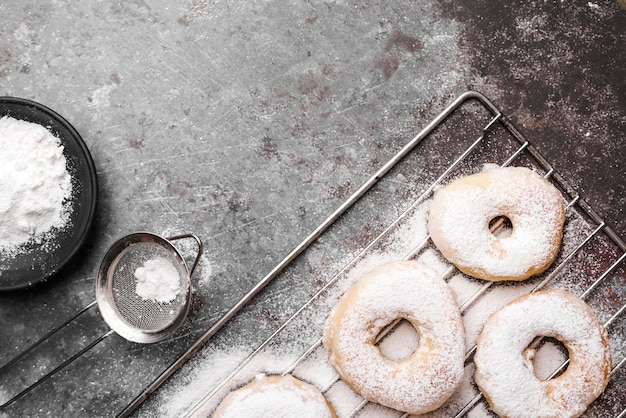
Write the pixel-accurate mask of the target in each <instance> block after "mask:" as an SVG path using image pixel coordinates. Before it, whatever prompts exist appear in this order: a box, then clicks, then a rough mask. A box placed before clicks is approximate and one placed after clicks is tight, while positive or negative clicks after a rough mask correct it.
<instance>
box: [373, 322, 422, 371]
mask: <svg viewBox="0 0 626 418" xmlns="http://www.w3.org/2000/svg"><path fill="white" fill-rule="evenodd" d="M376 340H377V343H376V346H377V347H378V350H379V351H380V354H381V355H382V356H383V357H385V358H387V359H389V360H392V361H399V360H402V359H403V358H406V357H408V356H410V355H411V354H413V353H414V352H415V350H416V349H417V346H418V344H419V332H418V331H417V329H415V327H414V326H413V324H412V323H411V322H409V321H408V320H406V319H404V318H401V319H400V320H399V321H397V322H396V321H394V322H393V323H391V324H389V325H387V326H386V327H383V329H382V330H381V331H380V333H379V334H378V336H377V337H376Z"/></svg>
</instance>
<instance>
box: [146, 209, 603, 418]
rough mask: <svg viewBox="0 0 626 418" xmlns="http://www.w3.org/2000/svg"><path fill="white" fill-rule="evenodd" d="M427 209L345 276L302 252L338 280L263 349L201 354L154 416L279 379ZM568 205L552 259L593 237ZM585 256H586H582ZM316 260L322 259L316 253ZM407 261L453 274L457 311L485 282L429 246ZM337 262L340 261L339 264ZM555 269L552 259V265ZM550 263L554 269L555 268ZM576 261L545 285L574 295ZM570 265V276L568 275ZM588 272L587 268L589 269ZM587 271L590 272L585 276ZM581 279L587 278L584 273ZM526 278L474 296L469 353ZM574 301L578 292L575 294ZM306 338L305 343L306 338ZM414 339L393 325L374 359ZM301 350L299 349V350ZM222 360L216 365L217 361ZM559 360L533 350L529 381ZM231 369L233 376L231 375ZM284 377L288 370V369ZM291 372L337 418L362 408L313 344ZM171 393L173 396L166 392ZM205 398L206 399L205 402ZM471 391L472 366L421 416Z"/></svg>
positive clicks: (406, 243)
mask: <svg viewBox="0 0 626 418" xmlns="http://www.w3.org/2000/svg"><path fill="white" fill-rule="evenodd" d="M429 209H430V201H426V202H424V203H422V204H420V205H419V206H417V207H415V208H414V209H413V210H412V211H411V212H410V213H409V214H408V216H406V217H405V218H404V219H402V220H401V221H400V225H398V226H397V227H394V229H393V230H391V231H390V232H389V236H388V238H385V239H384V240H383V241H382V242H380V243H379V244H377V245H376V246H375V247H374V248H372V249H371V250H368V251H367V253H366V254H364V255H360V257H361V258H360V259H359V261H358V262H356V263H355V264H354V265H351V266H350V267H349V268H347V269H346V270H342V267H344V264H339V263H337V264H324V263H323V262H322V261H323V260H318V259H317V258H316V257H319V254H317V253H316V250H315V249H312V250H310V251H307V252H306V253H305V254H304V256H306V257H307V259H309V260H310V262H311V265H313V266H320V267H319V268H320V269H321V270H323V271H320V274H329V273H328V272H331V274H329V276H332V275H333V274H336V273H337V272H339V271H340V270H342V271H341V273H340V274H339V276H338V277H334V276H332V277H333V280H334V283H333V285H332V286H330V287H329V288H328V289H327V290H326V292H325V293H323V294H322V295H321V296H320V297H319V298H318V299H317V300H314V301H313V302H312V303H311V305H310V306H308V307H305V308H304V309H303V310H301V311H299V312H298V313H297V315H296V316H295V318H293V320H292V322H291V323H289V324H287V325H285V327H284V329H281V330H279V332H277V333H276V334H274V335H272V337H271V343H270V344H268V345H267V346H265V347H263V348H262V349H260V350H259V351H258V352H257V351H255V352H254V353H252V354H250V351H251V350H252V349H254V347H247V346H246V348H245V349H242V348H241V347H240V348H237V347H232V346H227V345H226V346H219V347H215V346H210V347H209V349H208V351H209V352H208V353H207V352H205V354H204V356H203V358H202V359H201V360H198V361H196V362H195V366H194V367H193V368H192V371H191V373H188V374H186V375H185V377H184V382H178V383H177V384H174V385H170V388H171V390H170V391H166V392H163V393H162V397H165V398H164V399H163V398H162V400H161V401H160V408H161V409H159V411H158V412H159V415H162V416H180V415H181V414H182V412H183V411H189V409H190V408H192V407H197V406H198V405H201V406H202V408H201V409H200V410H201V411H203V412H204V413H205V415H202V414H194V415H192V416H194V417H196V416H208V415H210V413H211V411H213V410H214V409H215V407H216V406H217V404H219V402H221V400H222V399H223V398H224V397H225V396H227V394H228V393H230V392H231V391H233V390H235V389H237V388H238V387H241V386H243V385H244V384H245V383H247V382H249V381H250V380H251V379H253V378H254V376H255V375H256V374H258V373H262V372H266V373H268V374H280V373H282V372H284V371H285V370H287V367H288V366H290V365H291V364H292V362H293V361H294V360H295V359H298V357H299V356H300V355H301V354H302V352H303V351H304V350H306V348H308V347H309V346H310V345H314V344H316V343H315V342H314V341H315V340H316V339H317V338H318V336H316V332H320V334H319V336H321V330H322V324H323V322H324V321H325V320H326V318H327V317H328V314H329V311H330V309H331V308H332V307H333V306H334V305H335V304H336V303H337V300H338V299H340V298H341V297H342V296H343V294H345V293H346V292H347V291H349V290H350V289H351V287H352V286H353V284H354V283H355V282H357V281H358V280H359V279H360V277H361V276H362V275H364V274H366V273H367V272H369V271H371V270H373V269H375V268H376V267H378V266H380V265H382V264H384V263H387V262H390V261H396V260H400V259H403V258H405V257H407V256H408V255H410V254H412V251H413V249H414V248H415V246H416V245H417V244H418V243H420V242H422V241H423V240H424V238H426V236H427V218H428V214H429ZM578 212H579V210H578V209H576V206H574V207H573V208H570V209H568V217H567V222H566V225H565V230H564V237H563V245H562V254H560V255H559V258H566V257H567V255H568V254H569V253H570V252H571V251H572V250H574V249H575V248H576V246H577V245H578V244H579V243H581V242H583V241H584V239H585V238H586V237H587V236H588V234H589V233H590V232H591V231H592V230H593V228H594V227H593V226H592V225H590V224H589V223H588V222H587V221H586V220H585V219H584V218H583V217H581V215H579V214H578ZM593 251H594V250H593V249H589V248H585V249H583V250H582V251H581V253H582V254H581V255H582V256H583V257H579V258H583V259H584V260H590V261H589V262H591V263H592V265H593V266H595V264H597V262H596V256H595V255H594V254H593ZM590 252H591V254H590ZM320 253H323V252H320ZM409 258H416V259H418V260H420V261H421V262H424V263H426V264H427V265H428V266H429V267H431V268H433V269H435V270H436V271H437V272H438V274H440V275H441V276H442V277H448V276H444V272H450V271H453V272H454V274H450V275H449V276H450V277H449V278H447V280H448V284H449V286H450V287H451V288H452V290H453V292H454V294H455V297H456V301H457V304H458V305H462V304H463V303H464V302H466V301H468V300H470V299H472V298H473V296H474V295H475V294H476V292H481V291H482V290H484V289H483V287H484V285H485V283H486V282H484V281H482V280H477V279H473V278H470V277H468V276H466V275H464V274H462V273H460V272H458V271H456V270H451V269H450V267H451V266H450V264H449V263H448V261H447V260H446V259H445V258H444V257H443V256H442V254H441V253H440V252H439V251H437V250H436V249H434V246H433V245H432V244H430V243H428V244H427V246H426V248H425V249H424V250H421V251H419V252H418V253H417V254H415V255H411V256H409ZM341 262H342V263H344V262H345V259H343V260H341ZM557 262H558V260H557ZM557 262H555V264H556V263H557ZM577 263H578V262H577V261H569V262H568V264H567V266H568V267H567V268H566V269H564V270H563V272H562V273H560V274H558V275H557V276H556V277H554V278H553V280H552V281H551V282H550V283H549V285H550V286H552V285H554V286H559V287H566V288H568V289H579V286H580V284H579V282H580V283H582V282H583V281H584V280H583V278H584V275H585V274H586V273H585V272H587V271H588V268H587V267H588V266H586V265H585V267H584V268H583V269H582V271H580V272H578V271H576V270H577V269H576V266H577V265H578V264H577ZM570 265H572V269H573V271H571V272H570V271H569V270H570V268H569V266H570ZM593 266H592V267H593ZM327 270H328V271H327ZM592 270H593V269H592ZM587 274H588V273H587ZM538 280H541V278H538V279H537V280H535V279H531V280H528V281H525V282H516V283H509V282H505V283H494V284H493V285H492V286H491V287H490V288H489V289H488V290H487V291H485V292H484V293H483V294H482V295H481V296H480V297H478V298H477V299H476V300H475V301H474V302H473V303H471V304H470V305H469V306H468V307H466V308H465V309H464V311H463V323H464V327H465V330H466V341H465V346H466V349H470V348H472V347H473V346H474V344H475V341H476V338H477V336H478V334H479V333H480V331H481V329H482V326H483V324H484V323H485V321H487V319H488V318H489V317H490V316H491V315H492V314H493V313H494V312H497V311H498V310H499V309H501V308H502V307H503V306H505V305H506V304H507V303H508V302H510V301H511V300H513V299H515V298H516V297H518V296H520V295H521V294H525V293H528V292H529V291H530V290H532V288H533V287H534V286H535V285H536V284H537V283H538ZM575 293H576V294H580V292H578V291H577V292H575ZM233 332H234V334H233V335H232V337H225V338H226V340H228V341H231V340H232V341H237V342H238V343H240V344H241V343H242V338H241V336H239V334H237V332H236V331H233ZM311 336H312V338H311ZM419 341H420V336H419V334H418V333H417V332H415V328H414V327H413V326H412V325H411V324H409V323H401V324H400V325H399V326H398V327H396V328H395V329H394V330H393V331H392V332H391V333H390V334H389V335H388V336H387V337H385V339H384V340H383V341H382V342H381V343H380V344H378V345H377V347H378V349H379V350H380V352H381V353H382V354H383V355H384V356H385V357H387V358H390V359H398V358H404V357H406V356H407V355H409V354H410V353H412V352H414V351H415V349H416V345H417V346H419ZM303 347H304V348H303ZM225 358H226V359H228V360H226V361H224V359H225ZM566 358H567V354H566V353H565V354H564V352H563V351H562V350H561V349H560V348H559V347H558V346H555V345H554V344H551V343H549V342H548V343H546V344H543V345H541V346H540V348H539V349H538V350H537V352H536V354H535V358H534V366H535V373H536V375H537V376H538V377H539V378H541V377H542V376H543V377H545V376H547V375H549V374H550V373H551V372H553V371H554V369H555V368H556V367H557V366H558V365H560V364H561V363H562V361H563V360H564V359H566ZM233 370H236V371H235V372H233V374H229V373H230V372H231V371H233ZM289 370H291V369H289ZM291 373H292V374H293V375H294V376H296V377H297V378H299V379H302V380H304V381H306V382H309V383H311V384H313V385H315V386H316V387H318V388H319V389H320V390H322V392H323V394H324V396H325V397H326V399H327V400H329V401H330V402H331V404H332V405H333V407H334V408H335V410H336V412H337V414H338V416H339V417H346V416H354V411H355V410H358V409H360V408H361V407H362V405H363V404H362V400H363V399H362V398H361V397H360V396H359V395H357V394H356V393H355V392H354V391H353V390H351V389H350V387H349V386H348V385H347V384H345V382H343V381H342V380H340V379H339V378H338V376H337V374H336V372H335V370H334V368H333V367H332V366H331V364H330V363H329V361H328V352H327V350H326V349H325V348H324V347H323V346H321V345H319V346H316V347H314V349H313V350H312V352H310V353H309V354H307V356H305V357H304V358H301V359H299V360H298V363H297V365H296V366H295V369H293V370H292V371H291ZM172 391H173V393H172ZM208 393H210V395H207V394H208ZM478 393H479V392H478V389H477V387H476V385H475V383H474V365H473V363H472V362H471V361H469V362H468V363H467V365H466V366H465V368H464V370H463V375H462V380H461V383H460V385H459V387H458V388H457V390H456V391H455V392H454V393H453V394H452V396H451V397H450V398H449V399H448V400H447V401H446V403H445V404H443V405H442V406H441V407H440V408H438V409H437V410H435V411H432V412H429V413H427V414H425V415H424V416H426V417H429V418H435V417H436V418H448V417H450V416H454V415H456V414H457V413H458V411H459V410H461V409H462V408H463V407H464V406H466V405H467V404H468V403H469V402H470V401H471V400H472V399H473V398H474V397H475V396H476V395H477V394H478ZM358 416H360V417H372V418H381V417H386V416H390V417H391V416H393V417H397V416H398V413H397V411H394V410H392V409H389V408H386V407H384V406H382V405H379V404H375V403H371V402H370V403H366V406H365V407H364V408H363V409H360V412H359V413H358ZM467 416H468V417H470V418H474V417H486V416H489V417H491V416H494V414H493V412H492V411H490V410H489V409H488V407H487V403H486V402H479V403H477V404H476V405H475V406H474V407H472V409H471V411H469V412H468V413H467Z"/></svg>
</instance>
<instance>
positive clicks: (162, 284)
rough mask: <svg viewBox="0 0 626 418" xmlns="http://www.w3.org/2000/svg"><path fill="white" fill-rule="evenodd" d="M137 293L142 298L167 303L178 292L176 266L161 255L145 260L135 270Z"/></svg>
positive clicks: (178, 278)
mask: <svg viewBox="0 0 626 418" xmlns="http://www.w3.org/2000/svg"><path fill="white" fill-rule="evenodd" d="M135 278H136V279H137V290H136V292H137V295H139V296H140V297H141V298H142V299H144V300H154V301H157V302H165V303H169V302H172V301H173V300H174V299H176V296H178V294H179V293H180V276H179V275H178V271H177V270H176V267H175V266H174V265H173V264H172V263H171V262H170V261H168V260H166V259H165V258H163V257H157V258H153V259H151V260H148V261H146V262H145V263H144V264H143V266H142V267H139V268H137V270H135Z"/></svg>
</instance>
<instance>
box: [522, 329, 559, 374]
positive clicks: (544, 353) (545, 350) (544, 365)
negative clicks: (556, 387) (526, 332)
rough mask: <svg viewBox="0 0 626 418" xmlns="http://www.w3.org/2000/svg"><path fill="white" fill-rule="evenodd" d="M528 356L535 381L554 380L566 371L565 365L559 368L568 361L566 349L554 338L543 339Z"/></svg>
mask: <svg viewBox="0 0 626 418" xmlns="http://www.w3.org/2000/svg"><path fill="white" fill-rule="evenodd" d="M528 355H529V356H531V360H532V364H533V372H534V373H535V376H536V377H537V379H540V380H549V379H554V378H556V377H559V376H560V375H562V374H563V373H565V371H566V370H567V365H565V366H563V367H561V366H562V365H563V363H565V362H566V361H567V360H568V359H569V353H568V351H567V347H565V345H564V344H563V343H562V342H561V341H559V340H557V339H556V338H552V337H543V338H542V340H541V342H540V344H539V346H538V347H537V348H536V349H535V351H534V353H528ZM568 364H569V363H568ZM555 371H556V373H555ZM553 373H554V376H552V374H553Z"/></svg>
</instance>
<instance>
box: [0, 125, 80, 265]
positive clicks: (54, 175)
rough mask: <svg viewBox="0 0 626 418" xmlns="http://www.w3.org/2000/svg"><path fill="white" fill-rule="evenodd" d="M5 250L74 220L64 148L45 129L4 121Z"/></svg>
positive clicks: (1, 226) (0, 213) (0, 166)
mask: <svg viewBox="0 0 626 418" xmlns="http://www.w3.org/2000/svg"><path fill="white" fill-rule="evenodd" d="M0 149H2V152H1V153H0V191H1V192H0V230H2V234H1V235H0V251H2V252H5V253H15V252H17V251H18V247H19V246H20V245H22V244H25V243H26V242H28V241H29V240H35V241H36V242H38V241H40V240H41V239H42V238H43V237H44V236H45V234H46V233H48V232H50V231H51V230H52V229H53V228H62V227H63V226H65V225H66V223H67V221H68V219H69V213H70V211H71V207H69V205H67V204H66V203H67V201H68V199H69V197H70V196H71V193H72V183H71V177H70V175H69V173H68V171H67V162H66V159H65V156H64V155H63V146H62V145H61V142H60V141H59V139H58V138H56V137H55V136H54V135H53V134H52V133H51V132H50V131H49V130H48V129H46V128H45V127H43V126H42V125H39V124H36V123H31V122H26V121H23V120H18V119H14V118H12V117H9V116H4V117H3V118H1V119H0Z"/></svg>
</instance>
